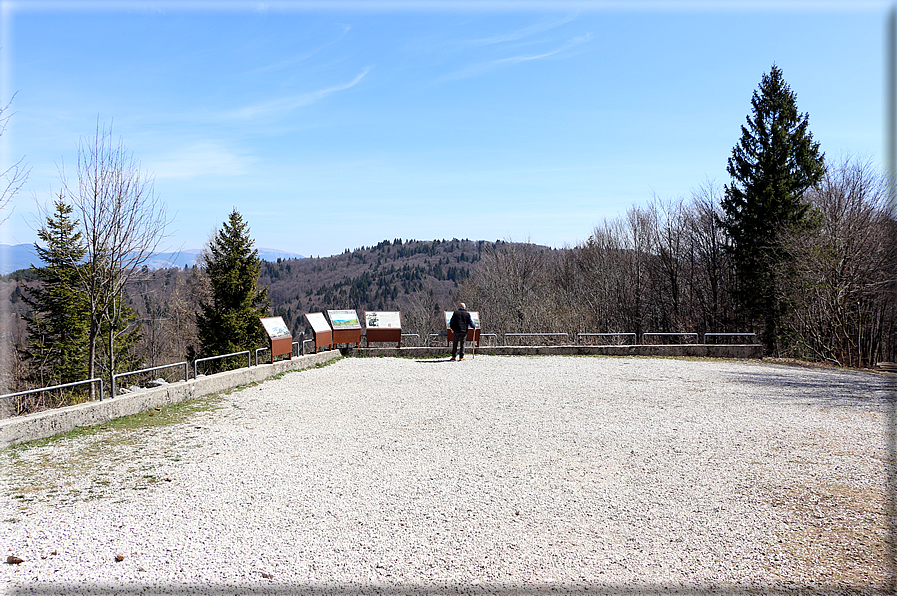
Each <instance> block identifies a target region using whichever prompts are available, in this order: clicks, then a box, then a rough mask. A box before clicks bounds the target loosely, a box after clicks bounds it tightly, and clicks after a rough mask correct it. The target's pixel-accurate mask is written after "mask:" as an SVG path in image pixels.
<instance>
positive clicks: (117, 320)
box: [6, 66, 897, 412]
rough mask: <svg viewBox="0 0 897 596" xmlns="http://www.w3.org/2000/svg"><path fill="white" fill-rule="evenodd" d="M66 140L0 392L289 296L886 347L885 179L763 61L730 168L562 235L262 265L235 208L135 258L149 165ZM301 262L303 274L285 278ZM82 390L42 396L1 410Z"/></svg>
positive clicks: (189, 338) (299, 302) (175, 342)
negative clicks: (157, 265)
mask: <svg viewBox="0 0 897 596" xmlns="http://www.w3.org/2000/svg"><path fill="white" fill-rule="evenodd" d="M79 149H80V150H79V160H78V164H77V176H76V179H75V180H72V181H69V180H67V179H66V178H65V176H64V174H63V176H62V181H61V182H62V184H61V189H60V191H59V193H58V195H57V197H56V200H55V201H54V203H53V205H52V208H50V209H48V210H47V211H46V212H44V213H42V225H41V227H40V228H39V229H38V230H37V234H38V238H39V242H38V243H37V244H36V245H35V247H36V250H37V252H38V255H39V256H40V258H41V260H42V261H43V262H44V263H45V265H44V266H42V267H33V268H32V270H31V271H29V272H27V275H22V276H20V277H21V279H22V281H21V282H20V286H19V287H18V288H17V289H16V291H15V292H14V294H13V298H14V299H19V298H20V299H21V301H22V303H23V304H24V305H25V306H27V309H26V312H25V313H24V315H23V321H24V331H23V333H22V334H21V336H19V337H17V338H15V349H14V351H13V363H12V364H13V370H12V373H11V375H10V378H9V380H8V382H7V383H6V385H7V389H8V390H9V391H14V390H18V389H22V388H28V387H32V386H48V385H53V384H60V383H66V382H72V381H80V380H84V379H86V378H93V377H95V376H103V377H104V378H107V379H108V378H109V377H110V376H111V375H112V374H116V373H118V372H126V371H132V370H135V369H137V368H139V367H141V366H144V365H147V366H157V365H160V364H169V363H171V362H174V361H177V360H179V359H187V360H191V361H192V360H195V359H197V358H203V357H206V356H217V355H221V354H226V353H232V352H240V351H243V350H254V349H255V348H257V347H262V346H264V345H266V337H265V335H264V331H263V329H262V327H261V325H260V324H259V321H258V319H259V317H264V316H268V315H269V314H271V313H272V312H273V314H275V315H279V316H283V317H284V319H285V320H286V321H287V323H288V325H289V326H290V327H291V329H292V330H293V332H294V335H295V334H298V332H300V331H302V330H304V321H303V319H302V316H301V315H302V313H303V312H309V311H318V310H327V309H344V308H355V309H359V310H387V309H395V310H401V311H402V315H403V323H404V325H405V326H406V327H407V328H408V330H409V331H413V332H418V333H420V334H421V335H422V336H423V335H424V334H426V333H433V332H440V331H443V330H444V326H445V323H444V320H443V319H442V311H443V310H452V309H453V308H454V306H455V304H456V303H457V302H459V301H462V300H463V301H464V302H466V303H467V304H468V305H470V307H471V309H472V310H478V311H479V312H480V317H481V320H482V321H483V324H484V328H485V330H486V331H487V332H491V333H497V334H504V333H514V332H566V333H568V334H576V333H590V332H592V333H613V332H616V333H635V334H637V335H640V334H641V333H643V332H647V331H653V332H696V333H707V332H756V333H757V334H758V335H759V337H760V338H761V341H762V342H763V344H764V346H765V350H766V353H767V354H768V355H774V356H782V357H794V358H802V359H809V360H817V361H825V362H830V363H832V364H836V365H841V366H858V367H864V366H870V365H873V364H874V363H875V362H878V361H881V360H894V359H895V351H897V342H895V325H897V312H895V308H897V307H895V306H894V305H895V301H894V300H893V298H894V291H895V283H897V282H895V280H897V276H895V266H897V265H895V263H897V259H895V257H897V242H895V238H897V234H895V231H897V230H895V220H894V217H893V215H892V214H891V213H890V211H889V200H888V199H889V197H888V195H887V192H886V191H887V188H886V185H885V183H884V178H883V176H882V174H881V173H879V172H877V171H875V169H874V168H873V167H872V166H871V165H870V164H869V163H868V162H867V161H864V160H862V159H861V158H857V157H852V156H847V157H842V158H840V159H836V160H833V159H830V158H829V159H826V157H825V155H824V153H822V151H821V150H820V147H819V144H818V143H816V142H815V141H814V140H813V137H812V134H811V132H810V130H809V118H808V115H807V114H801V113H800V112H799V111H798V110H797V103H796V95H795V94H794V92H793V91H791V89H790V88H789V87H788V85H787V84H786V83H785V81H784V77H783V75H782V72H781V70H780V69H778V68H777V67H776V66H773V67H772V69H771V70H770V72H769V73H766V74H764V75H763V77H762V79H761V82H760V85H759V87H758V89H757V90H756V91H755V93H754V95H753V97H752V100H751V114H750V115H749V116H748V117H747V119H746V123H745V125H744V126H743V127H742V135H741V138H740V139H739V141H738V143H737V144H736V145H735V147H734V148H733V151H732V155H731V156H730V158H729V160H728V173H729V175H730V180H729V182H728V183H727V184H725V185H724V186H722V187H720V186H718V185H716V184H714V183H709V182H708V183H706V184H705V185H703V186H701V187H699V188H697V189H696V190H694V191H693V192H692V193H691V195H690V196H689V197H687V198H682V199H677V200H668V199H662V198H659V197H654V198H652V199H651V200H650V201H648V202H647V203H645V204H643V205H635V206H633V207H631V208H630V209H629V210H627V211H626V212H625V213H624V214H622V215H620V216H618V217H615V218H609V219H605V220H604V221H602V222H600V223H599V224H598V225H597V226H596V227H595V228H594V230H593V232H592V234H591V235H590V236H589V237H588V238H587V239H585V240H584V241H582V242H579V243H578V244H576V245H575V246H572V247H567V248H563V249H551V248H547V247H542V246H537V245H534V244H532V243H529V242H512V241H497V242H485V241H478V242H471V241H469V240H457V239H453V240H451V241H446V240H443V241H437V240H434V241H432V242H430V241H408V240H405V241H403V240H401V239H399V238H397V239H395V240H394V241H392V242H390V241H388V240H385V241H383V242H381V243H379V244H378V245H376V246H372V247H362V249H358V250H356V251H348V250H347V251H346V252H345V253H344V254H343V255H338V256H336V257H330V258H329V260H328V259H303V260H301V261H285V262H282V263H281V262H278V263H263V262H262V261H261V260H260V259H259V257H258V251H257V250H256V249H255V248H254V242H253V240H252V238H251V235H250V231H249V227H248V224H247V223H246V222H245V221H244V220H243V218H242V216H241V215H240V214H239V212H237V211H236V210H235V209H234V210H233V211H232V212H231V213H230V215H229V216H228V218H227V220H226V221H225V222H224V223H223V225H222V227H221V228H220V229H219V230H216V231H215V233H214V234H213V235H212V237H211V238H210V239H209V241H208V243H207V245H206V247H205V251H204V254H203V255H202V257H201V259H200V262H199V266H198V267H194V268H192V269H186V270H184V271H180V270H177V269H174V270H168V271H166V272H150V271H149V270H148V269H147V267H146V262H147V260H148V259H149V257H150V256H151V255H152V254H153V252H155V250H156V249H157V247H158V245H159V243H160V242H161V241H162V239H163V238H164V236H165V229H166V226H167V224H168V219H167V215H166V210H165V205H164V203H162V202H161V201H160V200H159V199H158V198H157V196H156V194H155V192H154V189H153V183H152V177H151V176H149V175H148V174H147V173H145V172H143V171H142V170H141V169H140V166H139V163H138V162H137V161H136V160H134V158H133V156H132V155H131V154H129V153H128V152H127V151H126V150H125V149H124V147H123V146H122V144H121V142H120V141H119V142H117V143H116V142H113V137H112V133H111V129H109V130H107V129H105V128H101V127H100V126H99V125H98V127H97V131H96V133H95V134H94V135H93V136H92V137H90V138H88V139H86V140H82V142H81V145H80V148H79ZM338 263H339V264H341V265H338ZM310 275H314V276H316V277H315V279H320V280H322V282H321V283H319V285H317V287H316V289H315V288H312V287H311V286H310V285H308V284H306V286H307V288H306V290H305V291H304V293H301V292H298V291H297V290H296V287H297V286H296V285H295V283H292V284H291V283H290V280H295V279H296V278H297V276H310ZM28 280H34V281H28ZM163 280H164V281H163ZM163 284H164V285H163ZM154 292H155V294H154ZM231 365H233V364H232V363H229V362H226V361H225V362H216V363H215V364H213V365H212V366H218V367H227V366H231ZM107 386H111V384H110V383H108V381H107ZM89 397H90V396H89V394H87V392H86V390H85V391H81V392H77V391H76V392H68V393H65V394H62V393H60V394H59V395H46V394H42V395H41V397H35V398H28V399H23V400H20V401H19V402H17V406H16V409H17V410H18V412H24V411H31V410H35V409H42V408H45V407H54V406H58V405H65V404H67V403H72V401H73V400H74V401H77V400H80V399H87V398H89Z"/></svg>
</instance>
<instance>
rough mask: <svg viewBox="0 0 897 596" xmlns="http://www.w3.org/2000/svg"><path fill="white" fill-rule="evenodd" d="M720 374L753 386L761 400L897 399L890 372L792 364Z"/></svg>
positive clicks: (854, 402) (857, 402)
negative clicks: (829, 368)
mask: <svg viewBox="0 0 897 596" xmlns="http://www.w3.org/2000/svg"><path fill="white" fill-rule="evenodd" d="M724 374H726V376H728V377H729V379H730V380H731V381H732V382H733V383H746V384H749V385H755V386H756V387H757V388H758V389H760V391H758V393H757V396H758V397H763V398H764V399H772V400H798V401H802V402H805V403H807V404H813V405H826V406H832V407H836V406H840V407H848V406H849V407H856V406H867V407H868V406H874V405H883V404H885V403H887V402H892V403H893V402H894V400H895V399H897V397H895V393H897V377H895V376H892V375H878V374H874V373H863V372H854V371H842V370H818V369H806V368H796V367H795V368H775V369H766V370H764V371H763V372H760V371H757V372H746V371H740V372H731V373H724Z"/></svg>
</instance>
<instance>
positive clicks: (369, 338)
mask: <svg viewBox="0 0 897 596" xmlns="http://www.w3.org/2000/svg"><path fill="white" fill-rule="evenodd" d="M364 326H365V328H366V329H367V331H366V332H365V333H366V335H365V341H366V342H367V344H368V345H370V344H371V342H396V347H397V348H401V347H402V322H401V315H400V313H399V312H398V311H370V310H366V311H364Z"/></svg>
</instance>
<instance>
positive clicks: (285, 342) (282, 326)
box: [259, 317, 293, 364]
mask: <svg viewBox="0 0 897 596" xmlns="http://www.w3.org/2000/svg"><path fill="white" fill-rule="evenodd" d="M259 321H261V322H262V327H264V328H265V333H267V334H268V340H269V342H270V347H271V364H274V357H275V356H283V355H284V354H289V355H290V360H292V359H293V335H292V334H291V333H290V329H289V328H288V327H287V325H286V323H284V322H283V318H282V317H260V318H259Z"/></svg>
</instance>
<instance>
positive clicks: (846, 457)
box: [0, 355, 893, 595]
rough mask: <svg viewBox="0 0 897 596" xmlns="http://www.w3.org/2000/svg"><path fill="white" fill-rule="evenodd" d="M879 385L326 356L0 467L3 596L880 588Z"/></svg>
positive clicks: (646, 361)
mask: <svg viewBox="0 0 897 596" xmlns="http://www.w3.org/2000/svg"><path fill="white" fill-rule="evenodd" d="M891 379H893V377H892V376H888V375H882V374H875V373H860V372H850V371H837V370H831V369H823V368H806V367H797V366H785V365H780V364H769V363H761V362H737V361H719V360H716V361H703V360H684V359H660V358H611V357H553V356H552V357H499V356H487V355H477V356H476V357H475V358H474V359H471V358H470V357H468V359H467V360H465V361H463V362H449V361H447V360H445V359H440V360H436V359H433V360H411V359H402V358H345V359H342V360H339V361H338V362H336V363H334V364H332V365H330V366H325V367H322V368H318V369H311V370H307V371H302V372H296V373H290V374H286V375H284V376H283V377H282V378H279V379H274V380H269V381H267V382H265V383H263V384H261V385H257V386H253V387H249V388H246V389H243V390H240V391H235V392H232V393H230V394H227V395H221V396H218V397H216V398H213V399H212V400H208V401H207V402H202V404H201V406H202V407H196V408H194V409H195V411H193V412H191V413H189V414H184V413H181V414H180V415H178V416H174V415H173V414H170V413H169V412H167V409H166V410H163V411H160V412H156V417H155V418H147V419H146V420H147V423H146V424H134V425H130V426H126V427H120V428H119V427H113V425H110V426H109V427H108V428H106V429H99V428H98V429H96V430H95V431H91V432H87V433H80V434H77V435H75V436H69V437H66V438H63V439H54V440H48V441H41V442H36V443H33V444H27V445H20V446H16V447H11V448H8V449H5V450H3V451H0V465H2V469H0V471H2V474H0V499H2V504H3V505H2V506H3V515H2V521H0V529H2V534H3V537H4V540H3V545H4V547H5V549H8V553H7V556H11V557H17V558H18V559H21V561H22V562H21V563H7V564H3V565H2V573H3V583H2V586H3V587H4V588H5V590H6V593H8V594H57V593H58V594H88V593H89V594H113V593H114V594H162V593H165V594H188V593H189V594H194V593H195V594H263V593H276V594H281V593H282V594H295V593H300V594H338V595H343V594H390V595H391V594H396V595H399V594H402V595H404V594H548V593H552V594H601V593H607V594H648V593H651V594H653V593H671V594H692V593H729V594H748V593H750V594H756V593H838V594H867V593H868V594H878V593H885V591H886V583H887V581H888V580H889V577H890V575H891V574H892V572H893V565H892V564H891V563H892V562H893V559H890V562H889V555H888V550H887V548H886V540H887V535H888V518H887V516H886V511H885V507H886V501H887V495H886V491H885V486H886V466H887V462H888V449H889V448H888V440H889V439H888V437H887V432H888V431H889V429H890V428H891V426H890V422H891V418H890V416H891V408H892V402H891V401H889V400H890V396H891V394H890V387H889V384H890V382H891ZM166 416H168V417H169V418H166ZM166 420H168V422H166ZM149 421H152V424H150V423H149ZM117 555H118V559H121V560H117Z"/></svg>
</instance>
